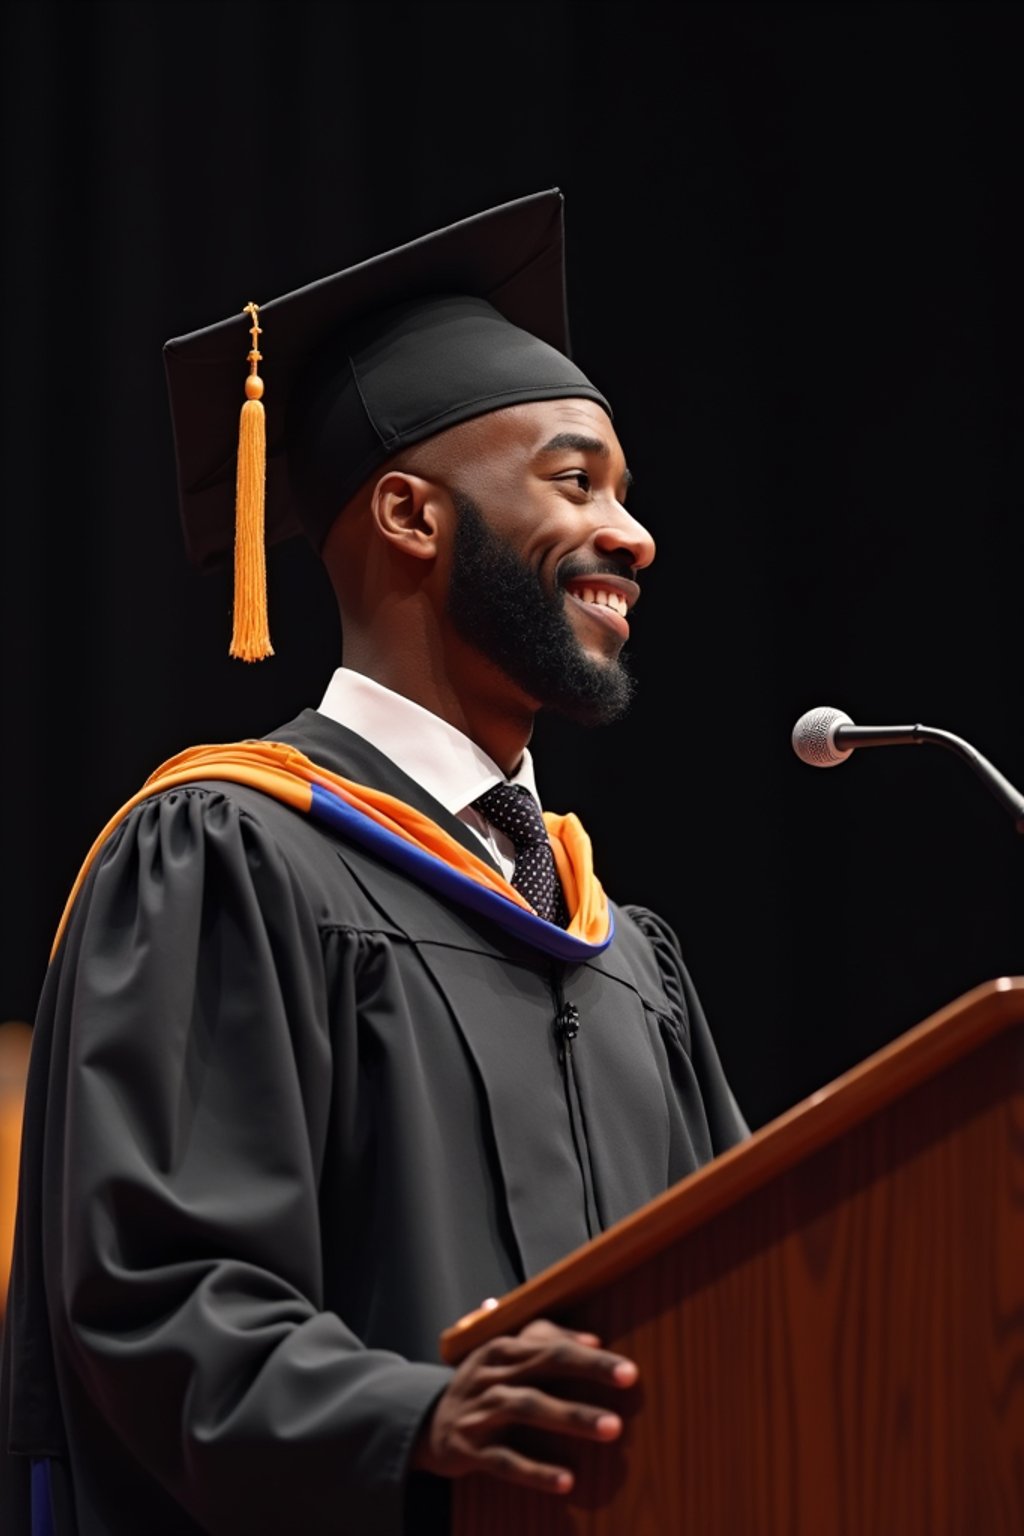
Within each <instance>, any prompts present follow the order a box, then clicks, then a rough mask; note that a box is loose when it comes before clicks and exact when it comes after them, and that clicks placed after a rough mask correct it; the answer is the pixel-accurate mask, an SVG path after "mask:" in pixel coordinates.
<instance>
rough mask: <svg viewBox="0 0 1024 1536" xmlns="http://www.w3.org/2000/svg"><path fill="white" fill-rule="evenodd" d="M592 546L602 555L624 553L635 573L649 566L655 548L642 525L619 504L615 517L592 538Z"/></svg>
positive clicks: (609, 519) (607, 521) (610, 518)
mask: <svg viewBox="0 0 1024 1536" xmlns="http://www.w3.org/2000/svg"><path fill="white" fill-rule="evenodd" d="M594 546H595V548H597V549H599V550H600V551H601V552H602V554H613V553H615V552H616V551H619V550H621V551H624V552H625V553H626V554H628V556H629V560H630V564H631V565H632V566H633V569H634V570H637V571H642V570H643V569H644V568H645V566H648V565H650V564H651V561H652V560H653V559H654V554H655V548H656V546H655V543H654V540H653V539H652V537H651V535H650V534H649V533H648V532H647V529H646V528H645V527H644V525H643V523H638V522H637V520H636V518H635V517H633V516H631V514H630V513H629V512H627V511H626V509H625V507H624V506H622V505H621V504H617V506H616V511H615V516H614V517H609V518H608V519H607V520H606V522H605V523H604V524H603V525H602V526H601V528H599V529H598V531H597V533H596V534H595V536H594Z"/></svg>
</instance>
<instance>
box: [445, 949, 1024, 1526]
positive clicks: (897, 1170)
mask: <svg viewBox="0 0 1024 1536" xmlns="http://www.w3.org/2000/svg"><path fill="white" fill-rule="evenodd" d="M542 1316H548V1317H553V1318H555V1319H556V1320H557V1321H559V1322H564V1323H566V1324H567V1325H569V1326H571V1327H579V1328H587V1329H591V1330H592V1331H593V1332H595V1333H597V1334H598V1335H599V1336H600V1337H601V1339H602V1342H603V1343H604V1344H606V1345H607V1346H608V1347H609V1348H612V1349H615V1350H616V1351H618V1352H621V1353H622V1354H625V1355H628V1356H629V1357H630V1358H632V1359H633V1360H635V1361H636V1363H637V1365H638V1366H639V1368H640V1380H639V1382H638V1384H637V1386H636V1388H634V1389H633V1392H632V1394H631V1395H632V1402H631V1403H629V1404H628V1406H625V1414H626V1428H625V1431H624V1433H623V1436H622V1438H621V1440H620V1441H619V1442H618V1443H617V1444H615V1445H613V1446H594V1445H592V1444H589V1443H586V1442H575V1441H568V1440H567V1441H566V1442H565V1445H566V1453H565V1455H564V1456H563V1455H562V1453H561V1451H560V1453H559V1460H560V1461H564V1462H565V1463H566V1464H568V1465H571V1466H572V1467H573V1469H574V1471H575V1473H576V1486H575V1489H574V1491H573V1493H572V1494H571V1495H570V1496H569V1497H568V1498H560V1497H557V1496H551V1495H543V1494H538V1493H533V1492H530V1491H528V1490H525V1489H520V1488H517V1487H514V1486H512V1485H509V1484H503V1483H497V1482H495V1481H493V1480H490V1479H486V1478H467V1479H464V1480H462V1481H461V1482H457V1483H456V1484H455V1487H454V1519H453V1531H454V1532H455V1536H483V1533H485V1532H486V1533H487V1536H513V1533H515V1536H521V1533H523V1532H525V1531H529V1532H530V1533H531V1536H613V1533H614V1536H648V1533H650V1536H654V1533H655V1532H657V1533H658V1536H674V1533H676V1532H678V1533H680V1536H748V1533H749V1536H783V1533H786V1536H868V1533H870V1536H947V1533H948V1536H953V1533H961V1532H962V1533H967V1532H971V1533H972V1536H974V1533H979V1536H981V1533H983V1536H1002V1533H1004V1532H1005V1533H1006V1536H1020V1533H1021V1532H1024V978H1005V979H1002V980H999V981H993V982H989V983H986V984H985V985H984V986H981V987H977V988H975V989H974V990H973V991H972V992H969V993H967V994H966V995H965V996H964V997H962V998H959V999H957V1000H956V1001H955V1002H953V1003H951V1004H949V1006H948V1007H946V1008H944V1009H942V1010H941V1011H940V1012H939V1013H937V1014H935V1015H933V1016H932V1017H931V1018H930V1019H927V1020H925V1022H924V1023H923V1024H920V1025H918V1026H916V1028H914V1029H912V1030H909V1031H908V1032H907V1033H906V1034H904V1035H902V1036H900V1037H899V1038H898V1039H897V1040H895V1041H893V1042H892V1043H891V1044H890V1045H888V1046H886V1047H885V1048H884V1049H883V1050H881V1051H879V1052H877V1053H876V1054H875V1055H873V1056H871V1057H869V1058H868V1059H867V1060H866V1061H864V1062H862V1063H861V1064H860V1065H858V1066H857V1067H854V1068H853V1069H852V1070H851V1071H849V1072H847V1073H845V1074H844V1075H843V1076H842V1077H839V1078H837V1079H836V1080H835V1082H833V1083H830V1084H829V1085H828V1086H827V1087H825V1088H823V1089H821V1090H820V1091H819V1092H817V1093H815V1094H813V1095H812V1096H811V1097H810V1098H808V1099H806V1100H804V1101H803V1102H802V1103H800V1104H798V1105H796V1106H795V1107H794V1108H793V1109H791V1110H789V1111H787V1112H786V1113H785V1114H783V1115H781V1116H780V1117H779V1118H778V1119H777V1120H774V1121H772V1122H771V1123H770V1124H769V1125H766V1126H764V1127H762V1128H761V1129H760V1130H759V1131H757V1132H755V1134H754V1135H753V1137H752V1138H751V1139H750V1140H749V1141H748V1142H745V1143H744V1144H743V1145H742V1146H739V1147H736V1148H733V1149H732V1150H731V1151H729V1152H727V1153H725V1154H724V1155H723V1156H721V1157H719V1158H717V1159H716V1160H715V1161H714V1162H713V1163H711V1164H709V1165H708V1166H707V1167H706V1168H703V1169H701V1170H700V1171H699V1172H697V1173H695V1174H693V1175H691V1176H690V1177H689V1178H687V1179H685V1180H683V1181H682V1182H681V1183H680V1184H678V1185H676V1186H675V1187H674V1188H672V1189H670V1190H668V1191H667V1192H666V1193H665V1194H664V1195H662V1196H660V1197H659V1198H658V1199H657V1200H655V1201H652V1202H651V1203H650V1204H649V1205H647V1206H644V1207H643V1208H642V1209H641V1210H639V1211H637V1212H636V1213H634V1215H632V1216H630V1217H628V1218H627V1219H626V1220H625V1221H622V1222H619V1223H618V1224H617V1225H616V1226H615V1227H613V1228H611V1229H609V1231H607V1232H605V1233H603V1234H602V1235H601V1236H600V1237H598V1238H596V1239H594V1241H593V1242H591V1243H588V1244H587V1245H586V1246H585V1247H583V1248H581V1249H579V1250H577V1251H576V1252H575V1253H573V1254H570V1255H569V1256H568V1257H567V1258H565V1259H564V1260H562V1261H561V1262H560V1263H558V1264H556V1265H554V1266H552V1267H551V1268H550V1269H548V1270H546V1271H544V1273H543V1274H540V1275H538V1276H536V1277H534V1278H533V1279H532V1280H530V1281H528V1282H527V1283H526V1284H525V1285H523V1286H520V1287H519V1288H518V1289H517V1290H516V1291H513V1292H511V1293H510V1294H509V1295H508V1296H506V1297H504V1298H503V1299H502V1300H501V1301H500V1302H499V1304H498V1306H497V1307H496V1308H494V1309H492V1310H489V1311H481V1312H477V1313H474V1314H472V1315H471V1316H470V1317H469V1318H466V1319H463V1320H462V1321H461V1322H460V1323H458V1324H456V1325H455V1326H454V1327H453V1328H451V1329H449V1330H448V1331H447V1332H446V1333H445V1334H444V1336H443V1338H442V1353H443V1355H444V1357H445V1358H446V1359H447V1360H450V1361H453V1362H454V1361H457V1360H459V1359H461V1358H462V1357H463V1356H464V1355H465V1354H467V1353H469V1351H470V1350H472V1349H474V1348H475V1347H476V1346H477V1345H479V1344H481V1343H483V1342H484V1341H485V1340H487V1339H489V1338H492V1337H494V1336H495V1335H497V1334H500V1333H508V1332H512V1331H515V1330H516V1329H518V1328H520V1327H522V1326H523V1325H524V1324H525V1323H526V1322H528V1321H529V1320H530V1319H531V1318H535V1317H542ZM629 1396H630V1394H623V1393H621V1392H616V1393H615V1406H616V1408H617V1409H620V1410H621V1408H622V1407H623V1406H624V1399H628V1397H629Z"/></svg>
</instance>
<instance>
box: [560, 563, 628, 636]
mask: <svg viewBox="0 0 1024 1536" xmlns="http://www.w3.org/2000/svg"><path fill="white" fill-rule="evenodd" d="M565 591H566V595H567V596H568V597H570V598H571V599H572V601H573V602H574V603H575V604H576V606H577V607H578V608H582V609H583V610H584V611H585V612H586V614H587V616H588V617H589V618H591V619H593V620H595V622H597V623H599V624H604V625H605V626H606V627H607V628H609V629H612V630H614V631H615V633H616V634H617V635H618V636H619V637H620V638H621V639H623V640H628V639H629V624H628V622H627V619H626V614H627V613H628V612H629V610H630V609H631V608H632V607H633V604H634V603H635V602H636V600H637V598H638V597H639V596H640V588H639V587H638V586H637V584H636V582H635V581H630V580H629V578H628V577H626V576H605V575H600V576H597V575H594V576H573V577H571V578H570V579H569V580H568V581H567V582H566V583H565Z"/></svg>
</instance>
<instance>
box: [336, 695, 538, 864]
mask: <svg viewBox="0 0 1024 1536" xmlns="http://www.w3.org/2000/svg"><path fill="white" fill-rule="evenodd" d="M319 709H320V714H322V715H326V716H327V717H328V718H329V719H331V720H336V721H337V722H338V724H339V725H347V726H348V728H349V730H350V731H355V733H356V735H357V736H362V737H363V739H364V740H365V741H368V742H369V743H370V745H371V746H374V747H376V748H377V750H378V752H383V753H384V756H385V757H389V758H390V759H391V761H392V762H393V763H396V764H397V766H398V767H399V768H401V770H402V772H403V773H407V774H408V775H409V777H410V779H415V780H416V783H417V784H419V785H420V786H421V787H422V788H423V789H425V790H426V791H427V794H428V795H433V797H434V799H435V800H438V801H440V803H441V804H442V805H443V806H444V808H445V810H446V811H450V812H451V814H452V815H453V816H457V817H458V818H459V820H460V821H463V822H465V824H466V826H467V827H469V828H470V830H471V831H473V832H475V833H476V835H477V837H478V838H479V839H480V841H481V843H482V844H483V845H484V847H485V848H486V849H487V851H488V853H489V854H490V855H491V857H492V859H494V861H495V863H496V864H497V865H498V868H499V869H500V870H501V872H502V874H503V875H504V876H505V878H506V880H511V878H512V872H513V870H514V868H515V850H514V849H513V846H512V843H511V841H510V840H509V839H508V838H507V837H506V836H505V834H504V832H499V831H498V829H497V828H496V827H492V826H491V823H490V822H489V821H487V820H486V818H485V817H483V816H481V815H480V812H479V811H475V810H474V809H473V806H472V801H474V800H475V799H476V798H477V796H478V795H482V794H483V793H484V791H485V790H488V789H491V788H493V786H494V785H495V784H522V785H523V786H524V787H525V788H526V789H528V790H529V791H530V794H531V795H532V796H533V798H534V799H535V800H536V801H537V804H538V805H539V804H540V797H539V796H538V794H537V785H536V781H535V779H534V776H533V759H532V758H531V756H530V753H529V751H528V750H527V749H524V751H523V756H522V761H521V762H520V764H519V767H518V768H517V769H516V771H515V773H514V774H513V775H512V777H511V778H510V779H506V778H505V775H504V774H503V773H502V771H501V769H500V768H499V767H498V765H497V763H496V762H494V760H493V759H492V758H490V757H488V756H487V753H486V752H484V751H482V750H481V748H480V747H478V746H477V744H476V742H474V741H470V739H469V737H468V736H465V735H463V733H462V731H459V730H456V728H455V726H454V725H449V724H448V722H447V720H442V719H441V718H440V716H439V715H432V714H431V713H430V711H429V710H428V709H423V708H422V706H421V705H419V704H414V703H413V702H412V700H411V699H406V698H403V696H402V695H401V694H400V693H393V692H392V690H391V689H390V688H384V687H383V686H382V685H381V684H380V683H375V682H374V681H373V680H372V678H369V677H364V676H363V675H362V673H361V672H353V671H352V670H351V669H350V668H349V667H339V668H338V669H337V671H336V672H335V673H334V675H333V677H332V678H331V680H330V682H329V683H328V685H327V692H326V693H325V694H324V696H323V699H322V700H321V702H320V706H319Z"/></svg>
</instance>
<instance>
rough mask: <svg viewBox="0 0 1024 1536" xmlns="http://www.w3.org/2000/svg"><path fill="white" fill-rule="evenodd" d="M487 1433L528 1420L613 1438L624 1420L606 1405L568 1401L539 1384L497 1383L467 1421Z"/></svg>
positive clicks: (563, 1431)
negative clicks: (542, 1389)
mask: <svg viewBox="0 0 1024 1536" xmlns="http://www.w3.org/2000/svg"><path fill="white" fill-rule="evenodd" d="M471 1424H472V1428H473V1430H474V1432H476V1433H483V1434H487V1433H488V1432H489V1431H491V1430H493V1429H495V1428H497V1427H499V1426H502V1425H507V1424H526V1425H529V1426H530V1427H531V1428H532V1429H541V1430H547V1431H548V1432H550V1433H553V1434H558V1435H576V1436H577V1437H578V1438H579V1439H581V1440H614V1439H616V1438H617V1436H618V1435H620V1434H621V1433H622V1420H621V1419H620V1418H619V1415H618V1414H617V1413H611V1412H610V1411H609V1410H608V1409H607V1408H595V1407H594V1406H593V1405H592V1404H591V1403H573V1402H567V1401H566V1399H565V1398H562V1397H551V1396H550V1395H549V1394H548V1393H547V1392H541V1391H540V1390H539V1389H538V1388H536V1387H513V1386H507V1385H506V1386H494V1387H490V1388H489V1389H488V1390H487V1392H486V1393H485V1394H484V1396H483V1397H482V1398H481V1399H480V1404H479V1407H478V1408H477V1410H476V1412H475V1413H474V1414H473V1415H472V1416H471V1419H469V1418H467V1419H466V1420H465V1421H464V1427H465V1428H466V1429H469V1428H470V1425H471Z"/></svg>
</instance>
